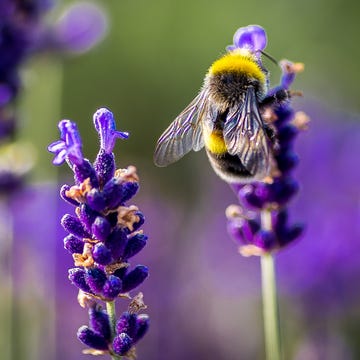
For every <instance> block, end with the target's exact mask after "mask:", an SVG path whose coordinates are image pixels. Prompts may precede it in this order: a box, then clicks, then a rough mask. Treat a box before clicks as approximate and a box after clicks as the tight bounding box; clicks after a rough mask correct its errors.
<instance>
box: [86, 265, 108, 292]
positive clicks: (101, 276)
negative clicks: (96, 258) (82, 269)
mask: <svg viewBox="0 0 360 360" xmlns="http://www.w3.org/2000/svg"><path fill="white" fill-rule="evenodd" d="M85 280H86V283H87V284H88V285H89V287H90V289H91V291H93V292H94V293H95V294H99V293H100V292H101V291H102V289H103V287H104V285H105V283H106V280H107V277H106V274H105V272H104V271H103V270H101V269H100V268H92V269H88V270H87V271H86V274H85Z"/></svg>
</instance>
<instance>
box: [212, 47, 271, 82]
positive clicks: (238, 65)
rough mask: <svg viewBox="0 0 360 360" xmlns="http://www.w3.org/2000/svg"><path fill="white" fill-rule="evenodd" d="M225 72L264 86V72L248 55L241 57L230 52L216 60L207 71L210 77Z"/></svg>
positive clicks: (237, 53) (241, 55)
mask: <svg viewBox="0 0 360 360" xmlns="http://www.w3.org/2000/svg"><path fill="white" fill-rule="evenodd" d="M226 72H235V73H239V74H244V75H247V76H249V77H252V78H255V79H257V80H258V81H260V82H261V83H262V84H264V83H265V80H266V76H265V74H264V72H263V71H262V70H261V68H260V66H259V65H258V64H257V63H256V61H255V58H254V57H253V56H252V55H250V54H246V55H243V54H241V53H239V52H230V53H228V54H226V55H224V56H223V57H221V58H220V59H218V60H216V61H215V62H214V63H213V64H212V65H211V67H210V69H209V74H210V75H217V74H220V73H226Z"/></svg>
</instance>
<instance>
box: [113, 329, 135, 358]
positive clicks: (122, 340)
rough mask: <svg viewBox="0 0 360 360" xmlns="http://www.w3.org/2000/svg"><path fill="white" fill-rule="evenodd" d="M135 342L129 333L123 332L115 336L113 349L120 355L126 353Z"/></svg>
mask: <svg viewBox="0 0 360 360" xmlns="http://www.w3.org/2000/svg"><path fill="white" fill-rule="evenodd" d="M132 345H133V342H132V339H131V338H130V336H129V335H127V334H125V333H121V334H119V335H117V336H115V338H114V341H113V349H114V351H115V353H116V354H118V355H121V356H122V355H125V354H126V353H127V352H128V351H129V350H130V349H131V347H132Z"/></svg>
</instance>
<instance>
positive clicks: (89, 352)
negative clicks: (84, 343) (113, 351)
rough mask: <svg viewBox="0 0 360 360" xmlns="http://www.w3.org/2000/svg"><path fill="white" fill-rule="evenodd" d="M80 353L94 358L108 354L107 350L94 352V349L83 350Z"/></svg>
mask: <svg viewBox="0 0 360 360" xmlns="http://www.w3.org/2000/svg"><path fill="white" fill-rule="evenodd" d="M82 353H83V354H84V355H94V356H99V355H106V354H108V353H109V351H108V350H96V349H84V350H83V351H82Z"/></svg>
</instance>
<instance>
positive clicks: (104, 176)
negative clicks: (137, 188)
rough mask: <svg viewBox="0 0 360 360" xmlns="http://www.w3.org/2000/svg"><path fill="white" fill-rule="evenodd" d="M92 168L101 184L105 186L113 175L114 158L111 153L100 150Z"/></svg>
mask: <svg viewBox="0 0 360 360" xmlns="http://www.w3.org/2000/svg"><path fill="white" fill-rule="evenodd" d="M94 167H95V170H96V173H97V174H98V177H99V179H100V182H101V184H106V183H107V182H108V181H109V180H110V179H111V178H112V177H113V176H114V173H115V157H114V154H113V153H107V152H106V151H105V150H104V149H100V151H99V153H98V155H97V157H96V160H95V163H94Z"/></svg>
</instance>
